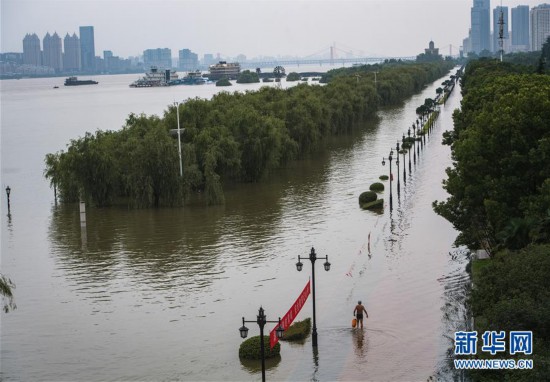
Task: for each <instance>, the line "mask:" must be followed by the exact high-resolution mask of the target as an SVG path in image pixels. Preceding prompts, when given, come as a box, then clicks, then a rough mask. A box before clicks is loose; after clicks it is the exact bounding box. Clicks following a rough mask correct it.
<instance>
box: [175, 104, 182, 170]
mask: <svg viewBox="0 0 550 382" xmlns="http://www.w3.org/2000/svg"><path fill="white" fill-rule="evenodd" d="M174 106H176V114H177V119H178V152H179V158H180V176H183V162H182V160H181V129H180V104H179V102H174Z"/></svg>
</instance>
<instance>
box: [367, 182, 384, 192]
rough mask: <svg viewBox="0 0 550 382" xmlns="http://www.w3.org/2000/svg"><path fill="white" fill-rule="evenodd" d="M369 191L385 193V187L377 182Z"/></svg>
mask: <svg viewBox="0 0 550 382" xmlns="http://www.w3.org/2000/svg"><path fill="white" fill-rule="evenodd" d="M369 190H371V191H374V192H382V191H384V185H383V184H382V183H380V182H376V183H373V184H371V185H370V187H369Z"/></svg>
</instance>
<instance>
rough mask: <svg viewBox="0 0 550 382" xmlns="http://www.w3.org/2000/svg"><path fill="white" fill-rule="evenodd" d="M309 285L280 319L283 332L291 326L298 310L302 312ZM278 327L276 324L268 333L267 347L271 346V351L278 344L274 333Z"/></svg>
mask: <svg viewBox="0 0 550 382" xmlns="http://www.w3.org/2000/svg"><path fill="white" fill-rule="evenodd" d="M310 285H311V284H310V282H309V281H308V282H307V284H306V286H305V288H304V290H303V291H302V293H300V296H298V299H296V301H294V304H293V305H292V307H291V308H290V309H289V310H288V312H286V314H285V316H284V317H283V318H282V320H281V326H282V327H283V329H284V330H287V329H288V328H289V326H290V325H291V324H292V321H294V319H295V318H296V316H297V315H298V313H300V310H302V307H303V306H304V304H305V303H306V300H307V298H308V296H309V293H310V291H311V288H310ZM278 327H279V325H278V324H277V325H276V326H275V327H274V328H273V330H272V331H271V332H270V333H269V346H271V348H272V349H273V346H275V344H277V342H279V339H278V338H277V333H275V330H277V328H278Z"/></svg>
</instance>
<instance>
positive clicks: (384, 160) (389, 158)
mask: <svg viewBox="0 0 550 382" xmlns="http://www.w3.org/2000/svg"><path fill="white" fill-rule="evenodd" d="M387 159H388V160H389V161H390V211H391V210H392V209H393V196H392V192H391V181H392V178H393V175H392V173H391V161H392V159H393V150H390V155H389V157H388V158H387ZM385 164H386V158H382V166H384V165H385Z"/></svg>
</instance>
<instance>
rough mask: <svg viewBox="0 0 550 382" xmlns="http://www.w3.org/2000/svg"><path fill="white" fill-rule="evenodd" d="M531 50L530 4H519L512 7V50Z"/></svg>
mask: <svg viewBox="0 0 550 382" xmlns="http://www.w3.org/2000/svg"><path fill="white" fill-rule="evenodd" d="M528 50H529V6H528V5H518V6H517V7H515V8H512V51H513V52H527V51H528Z"/></svg>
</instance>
